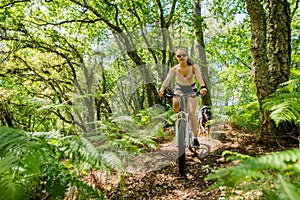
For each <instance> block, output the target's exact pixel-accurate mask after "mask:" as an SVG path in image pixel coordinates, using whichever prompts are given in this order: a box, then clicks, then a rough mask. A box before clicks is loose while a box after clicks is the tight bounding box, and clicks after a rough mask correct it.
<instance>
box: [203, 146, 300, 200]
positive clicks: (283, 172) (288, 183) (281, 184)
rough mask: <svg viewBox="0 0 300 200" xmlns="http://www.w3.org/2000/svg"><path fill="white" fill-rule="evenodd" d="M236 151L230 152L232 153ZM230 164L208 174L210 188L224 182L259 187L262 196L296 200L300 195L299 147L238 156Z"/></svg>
mask: <svg viewBox="0 0 300 200" xmlns="http://www.w3.org/2000/svg"><path fill="white" fill-rule="evenodd" d="M236 155H240V154H234V156H236ZM242 157H243V161H242V162H241V163H240V164H238V165H235V166H233V167H229V168H224V169H219V170H218V171H216V172H214V173H211V174H209V175H208V176H207V177H206V181H209V180H216V183H215V184H214V185H213V186H212V187H211V188H210V189H212V188H216V187H218V186H228V187H232V188H238V189H242V190H244V191H248V190H253V189H254V190H260V191H262V192H263V193H264V197H266V199H282V200H286V199H289V200H296V199H299V198H300V195H299V194H300V189H299V188H300V181H299V180H300V160H299V158H300V149H293V150H288V151H283V152H276V153H271V154H269V155H264V156H261V157H258V158H254V157H248V156H242Z"/></svg>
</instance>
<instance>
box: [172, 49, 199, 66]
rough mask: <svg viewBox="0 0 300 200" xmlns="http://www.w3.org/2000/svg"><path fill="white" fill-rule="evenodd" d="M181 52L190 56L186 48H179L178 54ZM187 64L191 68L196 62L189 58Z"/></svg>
mask: <svg viewBox="0 0 300 200" xmlns="http://www.w3.org/2000/svg"><path fill="white" fill-rule="evenodd" d="M179 50H181V51H184V52H185V53H186V55H187V56H189V53H188V51H187V50H186V49H185V48H178V49H177V50H176V52H177V51H179ZM186 62H187V64H188V66H191V65H194V64H195V62H194V61H193V60H192V59H190V58H189V57H188V58H187V60H186Z"/></svg>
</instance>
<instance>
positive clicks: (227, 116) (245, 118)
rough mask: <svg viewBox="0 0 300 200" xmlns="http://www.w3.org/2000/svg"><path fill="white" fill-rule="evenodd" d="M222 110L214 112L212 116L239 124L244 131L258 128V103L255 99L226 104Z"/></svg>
mask: <svg viewBox="0 0 300 200" xmlns="http://www.w3.org/2000/svg"><path fill="white" fill-rule="evenodd" d="M222 112H223V114H222ZM222 112H214V118H219V119H220V120H221V121H225V122H230V123H233V124H235V125H238V126H241V127H243V128H244V129H245V130H246V131H251V132H253V131H255V130H257V129H258V128H259V105H258V102H256V101H254V102H249V103H244V104H238V105H234V106H228V107H226V108H225V109H224V111H222Z"/></svg>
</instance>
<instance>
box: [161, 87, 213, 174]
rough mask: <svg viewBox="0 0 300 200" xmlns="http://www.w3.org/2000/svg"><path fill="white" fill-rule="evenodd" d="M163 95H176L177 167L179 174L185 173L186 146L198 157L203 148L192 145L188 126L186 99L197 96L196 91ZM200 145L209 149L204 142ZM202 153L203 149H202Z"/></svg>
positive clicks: (190, 131)
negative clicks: (177, 110)
mask: <svg viewBox="0 0 300 200" xmlns="http://www.w3.org/2000/svg"><path fill="white" fill-rule="evenodd" d="M165 96H166V97H168V98H172V97H178V98H179V105H180V111H179V112H178V113H177V114H176V115H177V120H176V122H175V131H176V146H177V148H178V168H179V173H180V174H181V175H185V167H186V165H185V160H186V159H185V157H186V149H187V148H188V149H189V150H190V151H191V152H192V153H193V154H194V155H196V156H197V157H198V158H199V159H200V157H202V156H203V155H200V154H201V152H198V150H200V149H202V150H203V148H200V147H195V146H193V137H192V136H193V134H192V130H191V128H190V121H189V120H190V119H189V113H188V105H187V100H188V98H189V97H191V98H196V97H197V96H199V94H198V93H197V92H192V93H186V94H167V93H165ZM200 146H204V147H205V148H204V149H206V150H205V151H206V153H207V152H209V151H210V147H209V146H208V145H205V144H200ZM202 153H203V151H202Z"/></svg>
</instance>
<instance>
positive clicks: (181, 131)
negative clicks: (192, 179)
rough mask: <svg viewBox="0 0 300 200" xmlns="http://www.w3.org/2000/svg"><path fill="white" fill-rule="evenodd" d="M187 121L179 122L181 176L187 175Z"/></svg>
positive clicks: (180, 120) (181, 120)
mask: <svg viewBox="0 0 300 200" xmlns="http://www.w3.org/2000/svg"><path fill="white" fill-rule="evenodd" d="M186 125H187V124H186V121H185V120H184V119H179V121H178V135H177V137H178V138H177V139H178V140H177V141H178V167H179V173H180V174H181V175H184V174H185V131H186Z"/></svg>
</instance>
